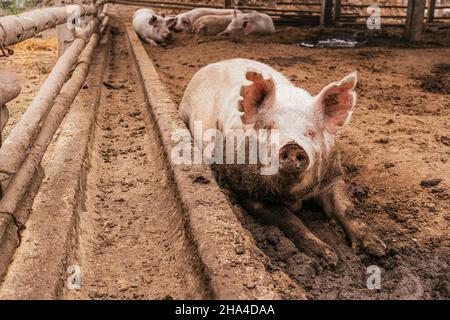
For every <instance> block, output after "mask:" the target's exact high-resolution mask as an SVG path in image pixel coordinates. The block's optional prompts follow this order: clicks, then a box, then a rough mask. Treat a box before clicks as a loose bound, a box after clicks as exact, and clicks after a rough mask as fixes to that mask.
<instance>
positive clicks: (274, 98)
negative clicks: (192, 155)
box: [180, 59, 386, 265]
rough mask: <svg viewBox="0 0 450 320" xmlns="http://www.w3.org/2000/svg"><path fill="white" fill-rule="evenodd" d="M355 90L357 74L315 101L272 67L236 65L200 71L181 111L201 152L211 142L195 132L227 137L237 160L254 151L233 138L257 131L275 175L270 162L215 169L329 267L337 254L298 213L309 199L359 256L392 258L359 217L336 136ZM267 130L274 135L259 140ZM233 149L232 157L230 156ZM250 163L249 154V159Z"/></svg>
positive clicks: (246, 202) (253, 209) (252, 207)
mask: <svg viewBox="0 0 450 320" xmlns="http://www.w3.org/2000/svg"><path fill="white" fill-rule="evenodd" d="M218 79H220V81H218ZM356 83H357V73H356V72H352V73H350V74H348V75H347V76H345V77H343V78H342V79H341V80H339V81H336V82H331V83H330V84H328V85H326V86H325V87H324V88H323V89H322V90H321V92H320V93H319V94H318V95H316V96H312V95H310V94H309V93H308V92H307V91H305V90H304V89H301V88H298V87H295V86H294V85H293V84H292V83H291V82H290V81H289V80H288V79H287V78H286V77H284V76H283V75H282V74H281V73H279V72H277V71H276V70H274V69H272V68H271V67H269V66H268V65H265V64H263V63H260V62H257V61H253V60H248V59H231V60H225V61H221V62H217V63H214V64H210V65H208V66H206V67H204V68H202V69H201V70H199V71H198V72H197V73H196V74H195V75H194V76H193V78H192V79H191V81H190V83H189V85H188V86H187V89H186V91H185V93H184V96H183V99H182V101H181V104H180V111H181V113H182V116H183V119H184V120H185V121H186V122H187V124H188V126H189V129H190V131H191V133H192V134H193V136H194V138H195V139H196V145H200V146H203V147H204V148H206V147H207V143H206V142H205V141H203V140H201V141H198V140H199V138H197V137H198V134H195V130H196V126H197V127H200V128H201V129H202V130H203V132H204V131H206V130H208V129H213V130H216V132H218V133H216V139H215V140H216V141H218V140H217V135H218V134H219V133H222V136H224V137H225V139H224V140H227V139H228V140H227V141H226V142H225V143H224V144H222V147H223V146H224V145H226V147H224V149H225V150H224V152H223V154H226V155H227V156H228V154H235V153H236V154H239V152H241V151H242V148H244V150H245V151H246V152H247V149H246V148H247V147H248V145H246V144H244V145H243V146H242V145H241V146H240V147H239V144H235V143H234V138H233V141H231V143H230V144H228V142H229V140H231V138H230V136H229V133H230V132H231V133H233V132H236V131H237V130H245V131H241V133H240V134H241V135H242V134H244V133H242V132H245V135H247V133H246V132H249V131H252V132H254V134H253V135H249V137H253V138H254V139H258V146H259V145H261V143H262V145H272V150H271V155H270V157H271V161H270V163H271V164H276V165H275V166H274V167H275V168H276V170H273V171H271V172H269V173H267V172H265V173H263V171H262V169H263V168H264V167H265V166H267V165H268V164H267V163H261V162H257V163H253V164H251V163H249V162H246V163H244V164H238V163H236V161H235V162H233V161H229V159H228V158H227V160H226V162H225V161H222V162H217V161H216V163H215V164H214V165H213V167H214V169H215V170H216V171H217V172H218V174H219V177H220V178H221V179H224V180H225V181H226V183H227V185H228V186H229V187H230V188H231V189H233V190H234V191H235V193H236V195H237V196H238V197H239V198H240V201H241V203H242V204H243V206H244V207H245V208H246V209H247V210H248V211H249V212H250V213H252V214H254V215H256V216H257V217H259V218H260V219H263V220H264V221H266V222H268V223H271V224H274V225H276V226H277V227H279V228H280V229H281V230H282V231H283V232H284V233H285V234H286V235H287V236H288V237H290V238H291V239H292V240H293V241H294V243H295V244H296V245H297V246H298V247H299V248H302V249H304V250H305V252H306V253H310V254H312V255H316V256H319V257H321V258H323V259H325V261H326V262H327V263H328V264H331V265H335V264H336V263H337V261H338V258H337V255H336V253H335V252H334V250H333V249H332V248H331V247H329V246H328V245H327V244H325V243H324V242H322V241H321V240H320V239H319V238H318V237H317V236H315V235H314V234H313V233H311V232H310V231H309V230H308V229H307V227H306V226H305V225H304V224H303V223H302V222H301V220H300V219H299V218H298V217H297V216H296V215H295V214H294V213H297V212H299V211H300V210H301V208H302V201H303V200H307V199H312V200H314V201H316V202H317V203H318V204H319V206H320V207H321V208H322V210H323V211H324V213H325V214H326V215H327V216H328V217H330V218H334V219H336V220H337V222H338V223H340V224H341V225H342V227H343V229H344V231H345V232H346V233H347V235H348V236H349V239H350V240H351V243H352V247H353V248H354V249H358V248H362V249H365V250H366V251H367V252H368V253H370V254H373V255H376V256H382V255H384V254H385V252H386V245H385V244H384V243H383V241H382V240H380V239H379V237H378V236H377V235H375V234H374V233H373V232H372V231H371V230H370V229H369V227H368V226H367V225H365V224H364V223H363V222H361V221H360V220H359V219H358V218H357V217H358V212H357V211H356V209H355V207H354V206H353V204H352V201H351V200H350V196H349V193H348V192H347V187H346V184H345V181H344V176H343V170H342V168H341V162H340V156H339V154H338V152H337V150H336V149H335V140H336V136H337V134H338V132H339V131H340V130H341V129H342V128H343V126H344V125H345V124H346V123H347V122H348V121H349V120H350V117H351V114H352V111H353V107H354V106H355V104H356V92H355V87H356ZM197 129H198V128H197ZM265 130H268V131H271V132H272V135H269V134H266V135H261V133H262V132H263V131H265ZM275 132H276V136H273V134H274V133H275ZM225 133H227V134H225ZM273 137H278V139H277V140H278V143H272V138H273ZM269 138H270V141H266V140H268V139H269ZM262 140H263V141H262ZM249 141H250V140H249ZM274 141H275V139H274ZM229 146H230V147H229ZM222 147H220V146H219V149H218V150H220V149H221V148H222ZM228 147H229V148H231V149H234V150H231V153H229V151H230V150H226V149H227V148H228ZM239 148H240V149H239ZM258 148H259V147H258ZM248 149H249V150H250V148H248ZM248 152H250V151H248ZM250 157H251V155H249V154H247V155H246V157H245V159H249V158H250ZM209 163H211V162H209Z"/></svg>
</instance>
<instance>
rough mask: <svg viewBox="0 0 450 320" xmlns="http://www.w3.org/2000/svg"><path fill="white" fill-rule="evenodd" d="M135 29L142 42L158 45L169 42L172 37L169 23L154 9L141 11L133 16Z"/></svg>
mask: <svg viewBox="0 0 450 320" xmlns="http://www.w3.org/2000/svg"><path fill="white" fill-rule="evenodd" d="M133 28H134V31H135V32H136V33H137V35H138V36H139V37H140V38H141V39H142V41H144V42H147V43H151V44H157V43H163V42H165V41H167V40H168V39H169V38H170V36H171V33H170V30H169V28H168V22H167V20H166V19H164V18H163V17H162V16H160V15H158V14H156V13H155V11H153V10H152V9H139V10H137V11H136V12H135V13H134V15H133Z"/></svg>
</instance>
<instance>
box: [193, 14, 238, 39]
mask: <svg viewBox="0 0 450 320" xmlns="http://www.w3.org/2000/svg"><path fill="white" fill-rule="evenodd" d="M232 18H233V15H231V14H229V15H226V16H222V15H219V16H214V15H212V16H203V17H201V18H198V19H197V20H196V21H195V22H194V27H193V32H194V33H196V34H202V35H210V36H215V35H217V34H219V33H221V32H223V31H224V30H225V29H226V28H227V26H228V25H229V24H230V22H231V19H232Z"/></svg>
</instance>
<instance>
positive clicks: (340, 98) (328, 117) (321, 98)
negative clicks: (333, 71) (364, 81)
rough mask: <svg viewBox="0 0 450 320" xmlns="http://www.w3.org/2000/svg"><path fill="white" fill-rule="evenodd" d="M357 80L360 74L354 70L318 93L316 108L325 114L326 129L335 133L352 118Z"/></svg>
mask: <svg viewBox="0 0 450 320" xmlns="http://www.w3.org/2000/svg"><path fill="white" fill-rule="evenodd" d="M357 81H358V74H357V72H356V71H354V72H352V73H350V74H349V75H347V76H345V77H344V78H342V79H341V80H340V81H338V82H332V83H330V84H329V85H327V86H326V87H325V88H323V90H322V91H321V92H320V93H319V94H318V95H317V97H316V101H315V108H316V109H317V110H318V111H319V112H320V113H322V114H323V121H324V129H325V130H326V131H327V132H328V133H331V134H335V133H336V132H337V130H338V129H339V128H340V127H342V126H343V125H344V124H345V122H346V120H348V119H349V118H350V116H351V113H352V108H353V106H354V105H355V104H356V92H355V87H356V83H357Z"/></svg>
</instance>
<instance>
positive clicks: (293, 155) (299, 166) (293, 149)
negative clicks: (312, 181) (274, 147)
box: [280, 143, 309, 173]
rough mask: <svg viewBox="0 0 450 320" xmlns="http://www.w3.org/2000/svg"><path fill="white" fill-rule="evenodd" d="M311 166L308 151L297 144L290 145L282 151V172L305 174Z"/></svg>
mask: <svg viewBox="0 0 450 320" xmlns="http://www.w3.org/2000/svg"><path fill="white" fill-rule="evenodd" d="M308 165H309V157H308V154H307V153H306V151H305V150H304V149H303V148H302V147H300V146H299V145H298V144H296V143H290V144H287V145H285V146H283V147H282V148H281V149H280V170H281V171H284V172H287V173H294V172H298V173H300V172H303V171H304V170H305V169H306V168H307V167H308Z"/></svg>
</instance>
